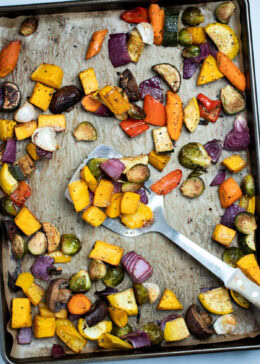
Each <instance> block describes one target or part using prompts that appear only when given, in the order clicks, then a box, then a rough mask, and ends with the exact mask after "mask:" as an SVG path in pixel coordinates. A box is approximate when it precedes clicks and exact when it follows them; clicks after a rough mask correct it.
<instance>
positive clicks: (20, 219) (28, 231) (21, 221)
mask: <svg viewBox="0 0 260 364" xmlns="http://www.w3.org/2000/svg"><path fill="white" fill-rule="evenodd" d="M14 222H15V223H16V225H17V226H18V227H19V229H20V230H22V232H23V233H24V234H25V235H27V236H29V235H32V234H34V233H35V232H36V231H37V230H39V229H40V228H41V224H40V223H39V221H38V220H37V219H36V217H35V216H34V215H33V214H32V213H31V211H30V210H29V209H28V208H27V207H26V206H23V207H22V208H21V210H20V211H19V212H18V214H17V215H16V216H15V219H14Z"/></svg>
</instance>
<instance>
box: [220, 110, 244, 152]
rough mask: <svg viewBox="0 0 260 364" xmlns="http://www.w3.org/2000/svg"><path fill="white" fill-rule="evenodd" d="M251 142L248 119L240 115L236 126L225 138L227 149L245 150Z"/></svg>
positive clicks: (225, 147)
mask: <svg viewBox="0 0 260 364" xmlns="http://www.w3.org/2000/svg"><path fill="white" fill-rule="evenodd" d="M249 144H250V134H249V129H248V126H247V121H246V119H245V118H244V117H243V116H241V115H239V116H238V117H237V118H236V120H235V123H234V128H233V129H232V130H231V131H230V132H229V133H228V134H227V136H226V138H225V140H224V149H225V150H232V151H238V150H244V149H246V148H247V147H248V145H249Z"/></svg>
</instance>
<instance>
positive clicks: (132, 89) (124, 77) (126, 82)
mask: <svg viewBox="0 0 260 364" xmlns="http://www.w3.org/2000/svg"><path fill="white" fill-rule="evenodd" d="M119 86H120V87H122V89H123V90H124V91H125V92H126V94H127V96H128V98H129V101H138V100H139V88H138V85H137V82H136V79H135V77H134V75H133V74H132V72H131V71H130V70H129V69H128V68H127V69H126V70H125V71H124V72H123V73H121V74H120V80H119Z"/></svg>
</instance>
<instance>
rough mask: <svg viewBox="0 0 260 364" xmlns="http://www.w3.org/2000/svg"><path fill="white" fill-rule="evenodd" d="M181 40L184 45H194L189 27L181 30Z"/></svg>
mask: <svg viewBox="0 0 260 364" xmlns="http://www.w3.org/2000/svg"><path fill="white" fill-rule="evenodd" d="M178 39H179V42H180V43H181V44H182V45H184V46H189V45H192V35H191V33H190V32H188V30H187V29H185V28H183V29H182V30H181V31H180V32H179V37H178Z"/></svg>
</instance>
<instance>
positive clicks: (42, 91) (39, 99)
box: [29, 82, 54, 111]
mask: <svg viewBox="0 0 260 364" xmlns="http://www.w3.org/2000/svg"><path fill="white" fill-rule="evenodd" d="M53 93H54V88H51V87H48V86H45V85H43V84H42V83H39V82H37V83H36V85H35V86H34V89H33V92H32V94H31V97H30V99H29V101H30V103H31V104H33V105H34V106H37V107H38V108H39V109H42V110H43V111H46V110H48V107H49V105H50V102H51V98H52V95H53Z"/></svg>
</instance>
